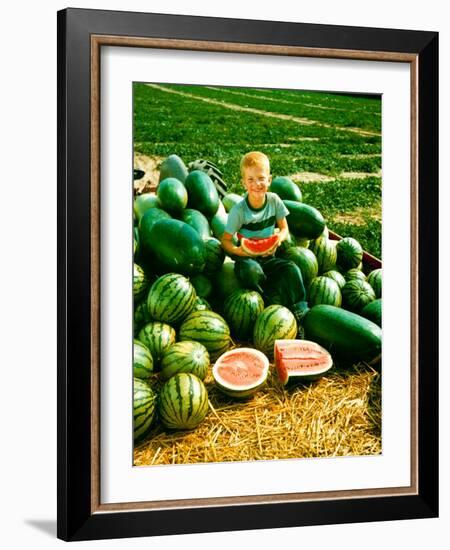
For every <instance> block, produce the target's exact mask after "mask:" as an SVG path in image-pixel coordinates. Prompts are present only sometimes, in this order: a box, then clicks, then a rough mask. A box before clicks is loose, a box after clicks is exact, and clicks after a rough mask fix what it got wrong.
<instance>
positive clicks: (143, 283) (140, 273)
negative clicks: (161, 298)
mask: <svg viewBox="0 0 450 550" xmlns="http://www.w3.org/2000/svg"><path fill="white" fill-rule="evenodd" d="M147 288H148V281H147V277H146V276H145V273H144V270H143V269H142V267H141V266H140V265H138V264H134V267H133V297H134V300H135V302H139V301H140V300H142V298H143V297H144V295H145V293H146V291H147Z"/></svg>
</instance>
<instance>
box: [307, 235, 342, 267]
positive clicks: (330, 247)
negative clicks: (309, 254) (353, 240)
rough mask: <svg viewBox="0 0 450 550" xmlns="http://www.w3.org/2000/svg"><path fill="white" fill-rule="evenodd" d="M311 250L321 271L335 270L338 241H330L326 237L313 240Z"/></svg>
mask: <svg viewBox="0 0 450 550" xmlns="http://www.w3.org/2000/svg"><path fill="white" fill-rule="evenodd" d="M309 248H310V250H312V251H313V252H314V254H315V255H316V258H317V263H318V264H319V273H320V274H322V273H325V272H326V271H330V270H334V268H335V267H336V242H335V241H330V240H329V239H326V238H325V237H319V238H318V239H316V240H314V241H311V243H310V245H309Z"/></svg>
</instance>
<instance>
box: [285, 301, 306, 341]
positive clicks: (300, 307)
mask: <svg viewBox="0 0 450 550" xmlns="http://www.w3.org/2000/svg"><path fill="white" fill-rule="evenodd" d="M289 310H290V311H292V313H293V314H294V317H295V320H296V321H297V336H298V335H299V334H300V332H301V330H300V329H301V328H302V327H301V322H302V320H303V317H304V316H305V315H306V313H307V312H308V311H309V306H308V302H297V303H296V304H293V305H292V306H289Z"/></svg>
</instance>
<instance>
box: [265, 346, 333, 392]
mask: <svg viewBox="0 0 450 550" xmlns="http://www.w3.org/2000/svg"><path fill="white" fill-rule="evenodd" d="M274 356H275V368H276V370H277V373H278V377H279V379H280V381H281V383H282V384H284V385H286V384H287V383H288V382H289V381H290V380H292V379H296V380H301V381H305V382H309V381H312V380H316V379H317V378H320V377H321V376H323V375H324V374H325V373H326V372H327V371H328V370H329V369H331V367H332V366H333V359H332V357H331V355H330V354H329V353H328V351H327V350H326V349H324V348H323V347H322V346H319V344H316V343H315V342H310V341H309V340H275V344H274Z"/></svg>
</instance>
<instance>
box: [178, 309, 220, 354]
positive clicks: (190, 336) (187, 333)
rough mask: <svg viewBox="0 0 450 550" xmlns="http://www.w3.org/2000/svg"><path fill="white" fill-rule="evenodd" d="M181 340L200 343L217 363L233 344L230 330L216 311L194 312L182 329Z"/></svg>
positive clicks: (185, 321)
mask: <svg viewBox="0 0 450 550" xmlns="http://www.w3.org/2000/svg"><path fill="white" fill-rule="evenodd" d="M179 339H180V340H181V341H183V340H190V341H194V342H200V344H203V345H204V346H205V348H206V349H207V350H208V353H209V355H210V358H211V360H212V361H215V360H216V359H217V357H219V355H221V354H222V353H224V352H225V351H226V350H227V349H228V348H229V347H230V344H231V338H230V328H229V326H228V324H227V322H226V321H225V319H224V318H223V317H221V316H220V315H219V314H218V313H215V312H214V311H208V310H205V311H194V312H193V313H191V314H190V315H189V317H188V318H187V319H185V320H184V321H183V323H182V325H181V327H180V331H179Z"/></svg>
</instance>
